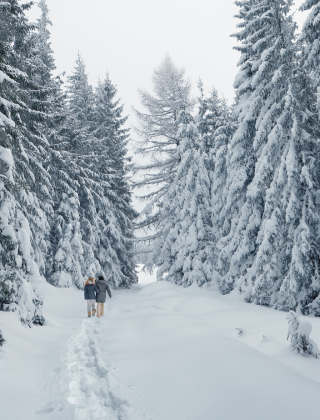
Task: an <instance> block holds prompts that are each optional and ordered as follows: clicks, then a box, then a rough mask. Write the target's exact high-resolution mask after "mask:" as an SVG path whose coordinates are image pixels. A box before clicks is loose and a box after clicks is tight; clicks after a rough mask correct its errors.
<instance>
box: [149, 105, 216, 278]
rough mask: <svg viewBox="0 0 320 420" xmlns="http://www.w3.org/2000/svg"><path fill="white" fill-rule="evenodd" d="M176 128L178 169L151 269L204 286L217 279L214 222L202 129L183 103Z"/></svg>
mask: <svg viewBox="0 0 320 420" xmlns="http://www.w3.org/2000/svg"><path fill="white" fill-rule="evenodd" d="M180 106H181V110H180V112H179V114H178V118H177V123H178V126H179V130H178V133H177V140H178V142H179V146H178V147H177V149H176V152H175V154H174V155H173V157H174V159H176V160H177V161H178V162H179V164H178V166H177V169H176V172H175V174H174V176H173V178H172V182H171V184H170V186H169V187H168V189H167V191H166V194H165V195H164V197H163V201H162V204H161V210H162V211H161V214H160V215H159V218H158V223H157V225H156V229H157V231H158V232H159V235H158V237H157V238H156V239H155V241H154V246H153V252H152V254H151V255H150V258H149V265H152V266H156V267H158V268H159V270H158V272H157V276H158V279H159V280H161V279H162V278H163V277H164V275H165V276H166V277H165V278H166V280H168V281H172V282H174V283H176V284H179V285H184V286H189V285H191V284H192V283H197V284H199V285H202V284H204V283H206V282H210V281H211V280H212V273H213V270H212V249H213V247H212V244H213V237H212V218H211V211H210V177H209V174H208V171H207V167H206V160H207V155H206V153H205V147H204V144H203V143H201V139H200V135H199V131H198V129H197V126H196V124H195V122H194V120H193V118H192V116H191V115H190V113H189V112H188V111H187V106H186V105H185V103H184V102H183V101H181V102H180Z"/></svg>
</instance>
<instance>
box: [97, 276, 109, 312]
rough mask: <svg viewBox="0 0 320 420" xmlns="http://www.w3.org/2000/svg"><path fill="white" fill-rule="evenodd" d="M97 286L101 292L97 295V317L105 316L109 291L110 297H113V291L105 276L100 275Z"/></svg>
mask: <svg viewBox="0 0 320 420" xmlns="http://www.w3.org/2000/svg"><path fill="white" fill-rule="evenodd" d="M97 288H98V289H99V291H100V293H99V294H97V295H96V301H97V318H100V316H104V303H105V301H106V297H107V292H108V295H109V297H110V298H111V291H110V287H109V286H108V283H107V282H106V281H105V279H104V277H103V276H99V279H98V281H97Z"/></svg>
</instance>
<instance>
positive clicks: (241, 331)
mask: <svg viewBox="0 0 320 420" xmlns="http://www.w3.org/2000/svg"><path fill="white" fill-rule="evenodd" d="M236 330H238V337H241V336H242V334H243V329H242V328H236Z"/></svg>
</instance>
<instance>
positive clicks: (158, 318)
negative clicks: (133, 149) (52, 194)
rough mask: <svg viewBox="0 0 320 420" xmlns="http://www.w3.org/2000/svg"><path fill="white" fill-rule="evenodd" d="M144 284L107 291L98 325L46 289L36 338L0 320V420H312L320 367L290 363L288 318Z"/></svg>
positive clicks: (294, 359) (317, 331)
mask: <svg viewBox="0 0 320 420" xmlns="http://www.w3.org/2000/svg"><path fill="white" fill-rule="evenodd" d="M150 280H154V279H151V278H149V277H148V276H147V275H145V274H141V275H140V283H139V284H138V285H136V286H134V287H132V289H131V290H117V291H115V292H113V297H112V299H109V300H108V301H107V305H106V311H105V312H106V314H105V315H106V316H105V317H104V318H101V319H100V321H98V320H97V319H96V318H92V319H87V318H85V316H86V308H85V303H84V300H83V293H82V292H81V291H78V290H75V289H56V288H54V287H52V286H50V285H49V284H46V285H44V288H45V291H46V298H45V304H44V313H45V317H46V320H47V322H46V325H45V326H44V327H34V328H31V329H29V328H25V327H23V326H21V325H20V323H19V321H18V320H17V318H16V316H15V315H14V314H11V313H3V312H1V313H0V329H1V330H2V332H3V335H4V337H5V339H6V342H5V345H4V347H2V348H1V349H0V378H1V380H0V414H1V416H0V417H1V418H10V419H11V420H20V419H23V420H35V419H37V420H53V419H54V420H82V419H83V420H98V419H100V420H102V419H104V420H107V419H108V420H115V419H121V420H212V419H217V420H234V419H235V418H238V419H245V420H251V419H252V420H253V419H254V420H264V419H268V420H269V419H274V420H277V419H279V420H280V419H281V420H289V419H290V420H300V419H301V418H306V419H308V420H313V419H318V417H319V402H318V401H319V395H320V360H315V359H312V358H308V359H307V358H304V357H302V356H300V355H297V354H294V353H292V352H291V350H290V347H289V343H288V342H287V341H286V335H287V322H286V315H287V314H286V313H283V312H277V311H274V310H271V309H268V308H263V307H259V306H256V305H249V304H246V303H244V302H243V301H242V298H241V297H239V296H238V295H236V294H235V293H233V294H231V295H229V296H226V297H223V296H221V295H219V294H218V293H216V292H210V291H206V290H201V289H199V288H197V287H196V286H192V287H191V288H188V289H184V288H181V287H178V286H176V285H174V284H171V283H168V282H158V283H150V284H148V281H150ZM308 319H309V320H310V321H311V323H312V326H313V332H312V333H311V338H313V339H314V340H315V342H317V343H318V344H320V319H316V318H308ZM236 328H241V329H242V331H243V334H242V335H241V336H238V330H236Z"/></svg>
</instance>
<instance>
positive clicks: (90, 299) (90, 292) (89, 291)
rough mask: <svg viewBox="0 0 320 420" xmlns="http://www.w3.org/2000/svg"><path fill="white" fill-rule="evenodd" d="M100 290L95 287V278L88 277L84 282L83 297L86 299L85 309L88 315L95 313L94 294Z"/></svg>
mask: <svg viewBox="0 0 320 420" xmlns="http://www.w3.org/2000/svg"><path fill="white" fill-rule="evenodd" d="M99 293H100V290H99V289H98V288H97V285H96V279H94V278H93V277H89V278H88V280H86V281H85V282H84V298H85V300H86V301H87V311H88V317H90V316H91V309H92V316H95V313H96V294H97V295H98V294H99Z"/></svg>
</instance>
